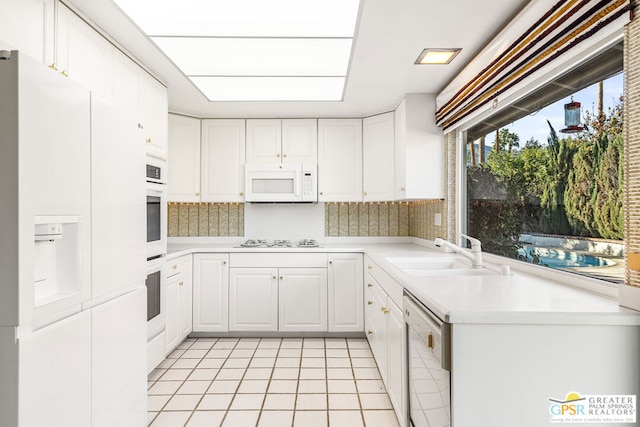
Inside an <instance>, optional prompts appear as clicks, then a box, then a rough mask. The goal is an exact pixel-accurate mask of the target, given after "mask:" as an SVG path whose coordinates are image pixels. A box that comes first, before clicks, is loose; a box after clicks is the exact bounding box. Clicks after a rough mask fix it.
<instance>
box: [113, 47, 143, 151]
mask: <svg viewBox="0 0 640 427" xmlns="http://www.w3.org/2000/svg"><path fill="white" fill-rule="evenodd" d="M145 74H146V72H145V71H144V70H143V69H142V68H140V66H138V64H136V63H135V62H133V61H132V60H131V59H130V58H129V57H128V56H126V55H125V54H124V53H122V52H119V51H116V52H114V57H113V75H112V81H113V84H112V85H111V99H112V101H113V102H114V103H115V104H116V105H118V106H119V107H121V108H124V109H125V110H126V111H127V112H129V113H130V114H132V115H133V116H134V117H135V118H136V120H137V121H138V123H140V124H142V122H143V116H142V109H143V93H142V90H143V87H144V77H145ZM143 136H144V134H143ZM143 139H144V138H143Z"/></svg>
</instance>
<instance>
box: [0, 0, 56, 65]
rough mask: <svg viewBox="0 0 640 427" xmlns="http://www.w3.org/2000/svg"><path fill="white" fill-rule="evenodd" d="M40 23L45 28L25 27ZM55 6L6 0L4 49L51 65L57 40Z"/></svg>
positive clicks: (0, 45) (0, 31) (0, 36)
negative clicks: (50, 56)
mask: <svg viewBox="0 0 640 427" xmlns="http://www.w3.org/2000/svg"><path fill="white" fill-rule="evenodd" d="M25 22H32V23H36V22H40V23H44V25H25V24H24V23H25ZM52 32H53V2H52V1H50V2H45V1H42V0H3V1H2V15H1V16H0V49H3V50H4V49H6V50H14V49H15V50H20V51H22V53H26V54H27V55H29V56H31V57H32V58H33V59H35V60H37V61H44V62H46V61H47V53H48V52H49V51H51V50H52V49H51V48H52V47H53V46H52V45H51V46H49V45H47V44H45V41H49V40H51V41H52V40H53V37H52V35H51V34H50V33H52Z"/></svg>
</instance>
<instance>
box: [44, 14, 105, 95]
mask: <svg viewBox="0 0 640 427" xmlns="http://www.w3.org/2000/svg"><path fill="white" fill-rule="evenodd" d="M114 51H115V48H114V47H113V45H111V43H109V42H108V41H107V40H106V39H105V38H104V37H102V36H101V35H100V34H99V33H98V32H96V31H95V30H94V29H93V28H91V26H89V25H88V24H87V23H86V22H84V21H83V20H82V19H80V18H79V17H78V16H77V15H76V14H75V13H73V12H72V11H71V10H70V9H68V8H67V7H66V6H64V5H63V4H59V5H58V36H57V50H56V52H57V58H56V63H57V67H58V69H59V71H60V72H64V73H66V74H67V75H68V76H69V78H70V79H72V80H74V81H76V82H78V83H80V84H82V85H83V86H85V87H86V88H88V89H91V90H92V91H94V92H97V93H98V94H100V95H101V96H103V97H105V98H107V99H109V96H110V95H111V87H110V83H111V75H112V71H111V67H112V61H113V52H114Z"/></svg>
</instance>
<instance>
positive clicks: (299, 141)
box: [247, 119, 318, 163]
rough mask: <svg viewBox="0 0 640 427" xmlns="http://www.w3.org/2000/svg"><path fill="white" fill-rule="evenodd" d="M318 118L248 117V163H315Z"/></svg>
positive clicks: (316, 156)
mask: <svg viewBox="0 0 640 427" xmlns="http://www.w3.org/2000/svg"><path fill="white" fill-rule="evenodd" d="M317 158H318V125H317V120H316V119H283V120H280V119H249V120H247V163H316V162H317Z"/></svg>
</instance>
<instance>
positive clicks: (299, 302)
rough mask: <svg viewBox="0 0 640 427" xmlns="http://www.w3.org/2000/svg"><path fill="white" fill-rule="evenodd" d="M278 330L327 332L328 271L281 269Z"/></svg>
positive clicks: (324, 269) (320, 269)
mask: <svg viewBox="0 0 640 427" xmlns="http://www.w3.org/2000/svg"><path fill="white" fill-rule="evenodd" d="M278 301H279V310H278V318H279V322H278V328H279V330H281V331H300V332H325V331H326V330H327V269H326V268H281V269H280V270H279V274H278Z"/></svg>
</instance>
